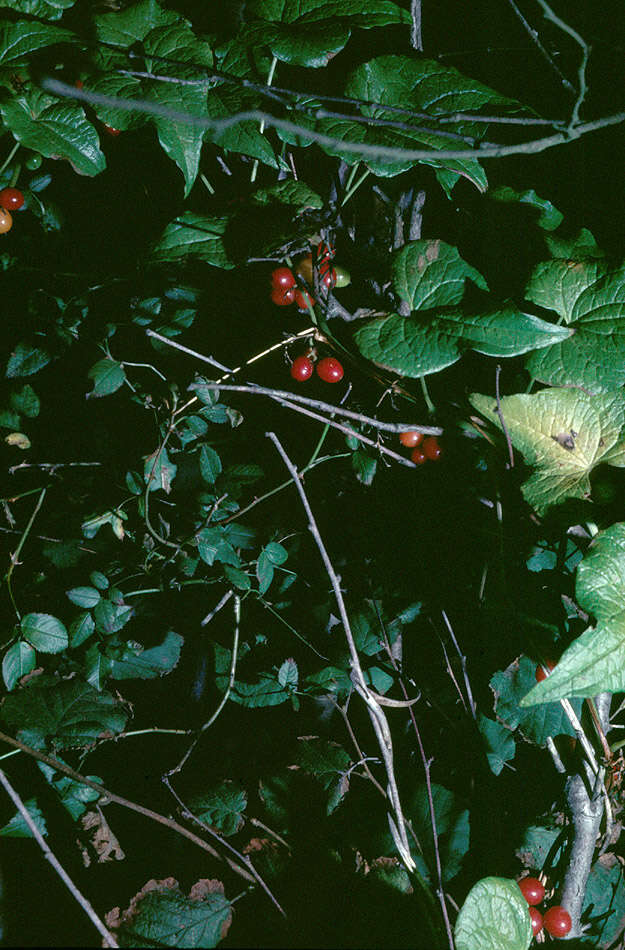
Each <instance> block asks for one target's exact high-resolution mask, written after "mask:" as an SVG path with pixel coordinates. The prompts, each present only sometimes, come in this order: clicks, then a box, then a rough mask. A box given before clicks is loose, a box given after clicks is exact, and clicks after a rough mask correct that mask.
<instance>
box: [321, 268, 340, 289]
mask: <svg viewBox="0 0 625 950" xmlns="http://www.w3.org/2000/svg"><path fill="white" fill-rule="evenodd" d="M319 283H320V284H321V286H322V287H325V288H326V290H331V289H332V287H334V285H335V284H336V271H335V270H334V268H333V267H326V268H325V269H323V268H322V269H321V270H320V271H319Z"/></svg>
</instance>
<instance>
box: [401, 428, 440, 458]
mask: <svg viewBox="0 0 625 950" xmlns="http://www.w3.org/2000/svg"><path fill="white" fill-rule="evenodd" d="M399 441H400V442H401V444H402V445H404V446H405V447H406V448H407V449H412V453H411V455H410V459H411V461H413V462H414V463H415V465H423V463H424V462H438V460H439V458H440V457H441V455H442V454H443V450H442V449H441V447H440V445H439V444H438V439H437V438H436V436H434V435H428V436H427V437H424V436H423V433H422V432H413V431H410V432H400V433H399Z"/></svg>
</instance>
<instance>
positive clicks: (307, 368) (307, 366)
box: [291, 356, 313, 383]
mask: <svg viewBox="0 0 625 950" xmlns="http://www.w3.org/2000/svg"><path fill="white" fill-rule="evenodd" d="M312 374H313V364H312V363H311V362H310V360H309V359H308V357H307V356H298V357H297V358H296V359H294V360H293V363H292V365H291V376H292V377H293V379H296V380H297V381H298V382H299V383H303V382H304V381H305V380H307V379H310V377H311V376H312Z"/></svg>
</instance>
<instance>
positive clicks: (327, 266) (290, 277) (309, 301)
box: [271, 241, 337, 312]
mask: <svg viewBox="0 0 625 950" xmlns="http://www.w3.org/2000/svg"><path fill="white" fill-rule="evenodd" d="M333 257H334V249H333V248H330V247H328V245H327V244H324V243H323V241H322V242H321V244H320V245H319V247H318V248H317V269H318V272H319V282H320V284H321V286H322V287H325V289H326V290H330V289H331V288H332V287H334V286H335V285H336V282H337V274H336V270H335V268H334V267H333V266H332V264H331V261H332V258H333ZM302 282H303V283H305V284H307V285H308V286H309V287H312V285H313V259H312V253H309V254H305V255H304V257H301V258H300V259H299V261H297V263H296V264H295V273H293V271H292V270H291V268H290V267H276V269H275V270H274V271H272V274H271V299H272V301H273V303H275V304H276V305H277V306H278V307H288V306H289V304H292V303H296V304H297V307H298V309H299V310H301V311H302V312H305V311H306V310H308V309H309V307H314V305H315V300H314V298H313V297H312V296H311V295H310V294H309V293H308V291H307V290H306V288H305V287H303V286H300V285H301V283H302Z"/></svg>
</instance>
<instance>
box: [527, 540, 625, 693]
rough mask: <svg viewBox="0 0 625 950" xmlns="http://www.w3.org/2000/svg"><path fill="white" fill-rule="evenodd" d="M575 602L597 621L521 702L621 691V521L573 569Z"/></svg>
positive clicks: (624, 610)
mask: <svg viewBox="0 0 625 950" xmlns="http://www.w3.org/2000/svg"><path fill="white" fill-rule="evenodd" d="M575 593H576V598H577V602H578V603H579V605H580V606H581V607H582V609H583V610H585V611H587V612H588V613H589V614H592V615H593V616H594V617H596V619H597V625H596V627H594V628H590V629H588V630H586V632H585V633H583V634H582V635H581V636H580V637H578V638H577V640H575V641H574V642H573V643H572V644H571V645H570V646H569V647H568V648H567V649H566V650H565V651H564V653H563V654H562V656H561V658H560V661H559V663H558V664H557V666H556V668H555V669H554V670H553V671H552V672H551V674H550V675H549V676H548V677H547V678H546V679H544V680H543V681H542V682H541V683H538V684H537V685H536V686H535V687H534V688H533V689H532V690H530V692H529V693H528V694H527V695H526V696H525V698H524V699H523V700H522V702H521V705H523V706H530V705H532V704H533V703H544V702H553V701H554V700H557V699H562V698H564V697H573V696H583V697H586V696H595V695H596V694H597V693H600V692H603V691H605V690H608V691H610V692H623V691H624V690H625V607H624V606H623V605H624V604H625V524H623V523H621V522H619V523H617V524H614V525H612V526H611V527H609V528H606V530H605V531H601V532H599V534H598V535H597V536H596V537H595V538H594V540H593V541H592V543H591V545H590V547H589V549H588V551H587V553H586V556H585V557H584V559H583V561H582V562H581V564H580V565H579V567H578V568H577V579H576V585H575Z"/></svg>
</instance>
